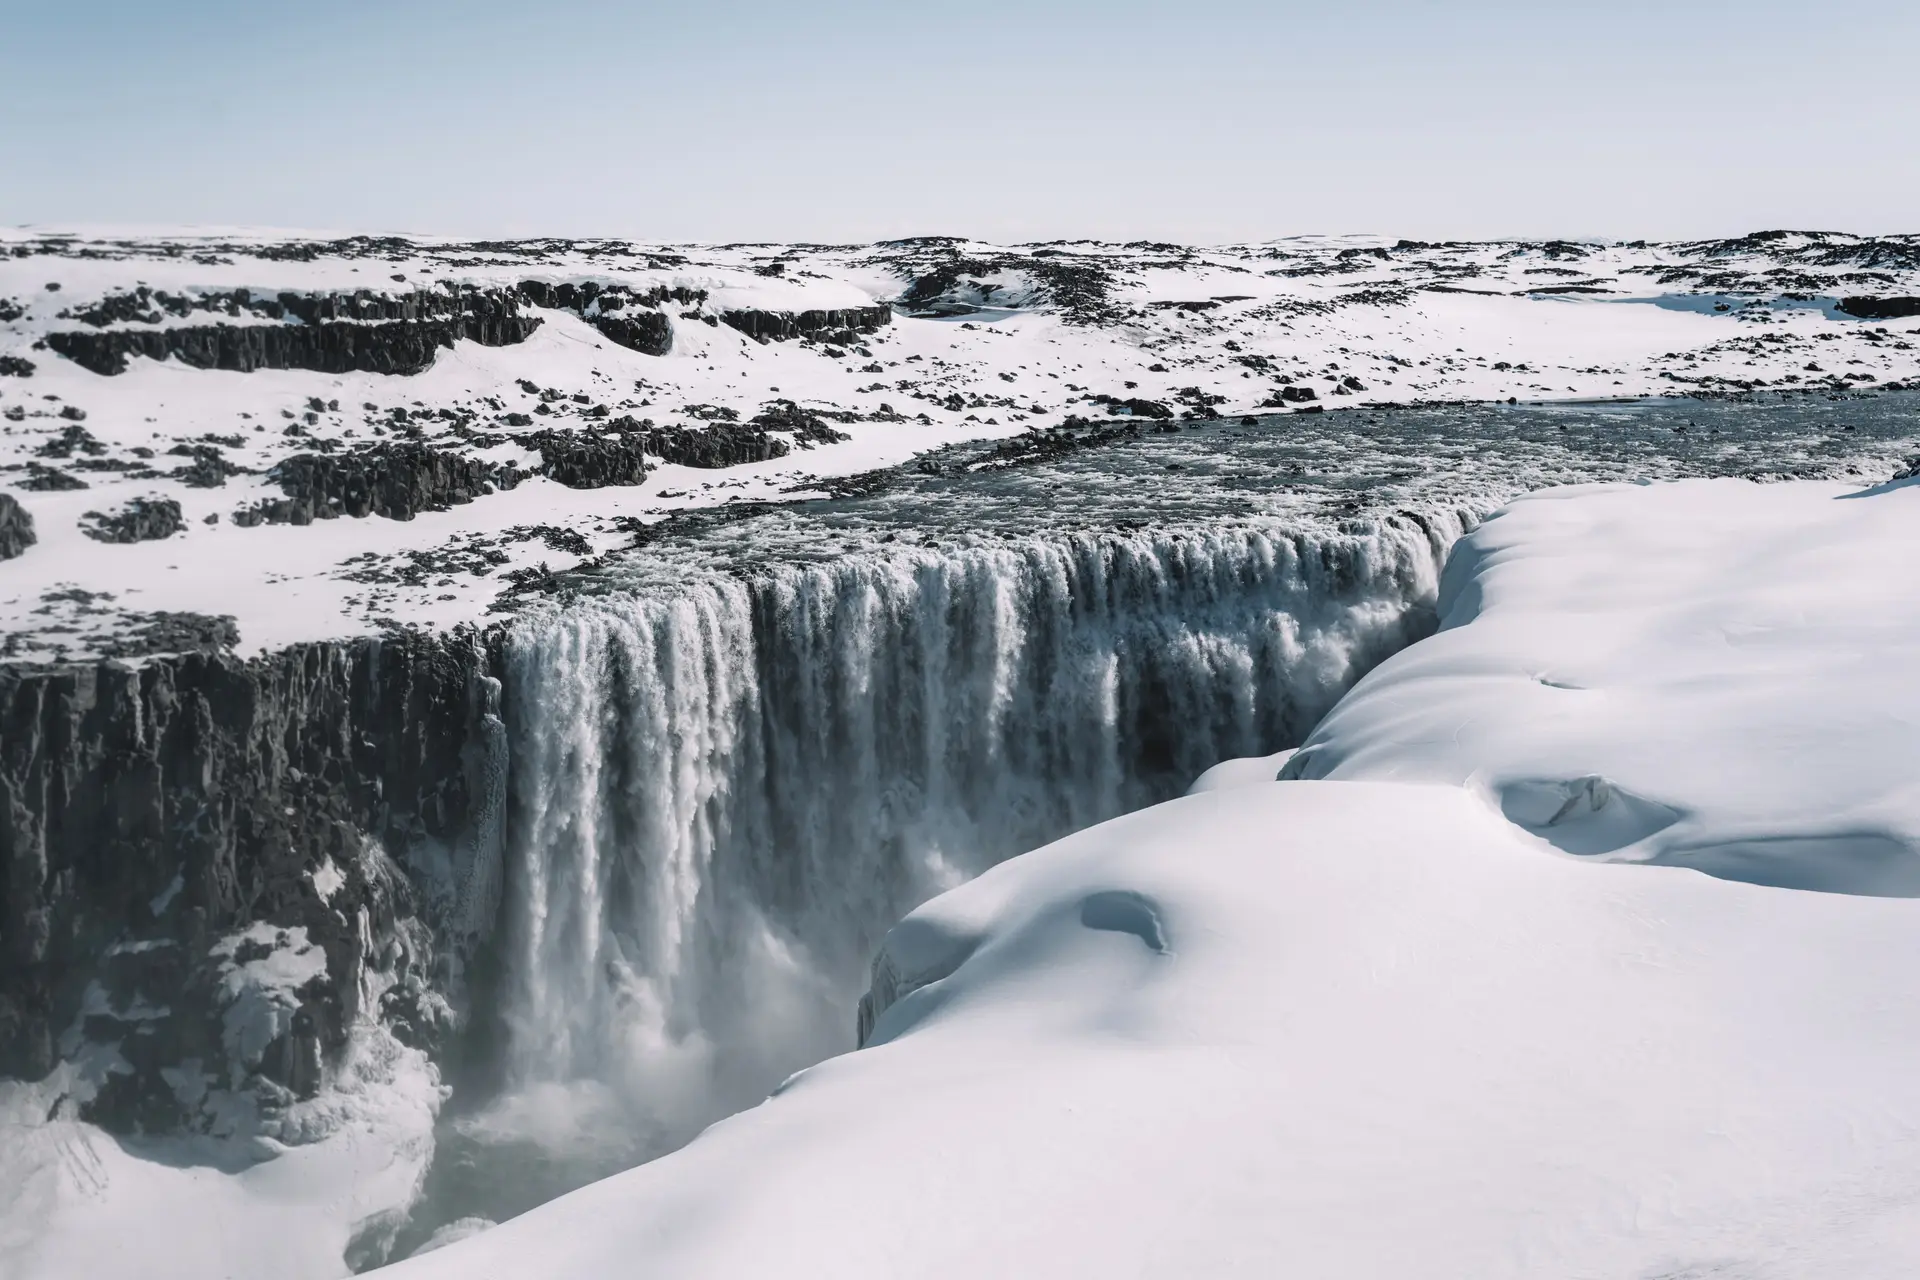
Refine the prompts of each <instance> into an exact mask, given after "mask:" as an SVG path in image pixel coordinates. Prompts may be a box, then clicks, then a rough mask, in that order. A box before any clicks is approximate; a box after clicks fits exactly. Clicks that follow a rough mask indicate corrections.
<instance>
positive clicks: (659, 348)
mask: <svg viewBox="0 0 1920 1280" xmlns="http://www.w3.org/2000/svg"><path fill="white" fill-rule="evenodd" d="M592 323H593V327H594V328H596V329H598V330H599V331H600V332H601V333H602V334H603V335H605V337H606V338H607V339H608V340H609V341H610V342H613V343H615V344H616V345H618V346H622V347H626V348H627V349H629V350H631V351H638V352H640V353H641V354H642V355H649V356H663V355H665V354H667V352H669V351H671V350H673V321H671V320H669V319H667V317H666V315H665V314H664V313H662V312H659V311H640V312H636V313H634V314H632V315H610V316H604V315H603V316H595V317H594V318H593V321H592Z"/></svg>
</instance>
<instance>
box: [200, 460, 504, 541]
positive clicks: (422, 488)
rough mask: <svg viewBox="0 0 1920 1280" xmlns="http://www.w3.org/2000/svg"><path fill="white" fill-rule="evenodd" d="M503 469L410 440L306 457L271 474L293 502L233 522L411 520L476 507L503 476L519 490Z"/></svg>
mask: <svg viewBox="0 0 1920 1280" xmlns="http://www.w3.org/2000/svg"><path fill="white" fill-rule="evenodd" d="M500 470H502V469H497V468H495V467H494V466H493V465H492V464H491V463H488V462H486V461H483V460H482V459H479V458H470V457H468V456H466V455H465V454H459V453H452V452H448V451H445V450H441V449H435V448H433V447H432V446H430V445H425V444H420V443H417V442H414V441H405V440H400V441H390V442H387V443H382V444H377V445H371V446H369V447H367V448H365V449H361V450H359V451H357V452H354V453H343V454H314V453H300V454H295V455H294V456H293V457H291V458H286V459H283V460H282V461H281V462H280V463H279V464H278V465H276V466H275V467H274V468H273V469H272V470H271V471H269V472H268V473H267V475H268V478H269V479H272V480H274V481H276V482H277V483H278V484H279V485H280V488H281V489H282V490H283V491H284V492H285V493H286V495H287V496H286V499H285V500H284V501H271V502H267V503H263V504H261V505H260V506H258V507H254V508H252V509H251V510H246V511H237V512H235V513H234V516H233V521H234V523H235V524H240V525H257V524H260V523H262V522H263V521H264V522H267V523H270V524H308V523H311V522H312V521H314V520H329V519H332V518H333V517H335V516H342V515H347V516H367V515H380V516H386V517H388V518H389V519H392V520H411V519H413V517H414V516H415V514H417V513H418V512H421V511H444V510H446V509H447V508H448V507H449V506H453V505H457V504H461V503H466V502H471V501H472V500H473V499H474V498H476V497H478V496H480V495H481V494H483V493H488V492H491V491H492V490H491V485H492V483H493V482H494V480H495V479H496V478H497V479H500V480H502V481H503V482H504V483H503V487H509V488H510V487H512V483H514V482H516V481H517V479H518V477H517V475H514V476H511V477H509V476H506V475H497V474H496V473H497V472H498V471H500Z"/></svg>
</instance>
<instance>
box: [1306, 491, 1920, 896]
mask: <svg viewBox="0 0 1920 1280" xmlns="http://www.w3.org/2000/svg"><path fill="white" fill-rule="evenodd" d="M1916 551H1920V492H1916V491H1915V489H1914V488H1913V487H1912V486H1910V485H1901V484H1894V485H1886V486H1881V487H1878V488H1876V489H1871V490H1864V491H1863V490H1860V489H1858V488H1857V487H1849V486H1844V485H1837V484H1831V485H1830V484H1792V485H1753V484H1746V483H1741V482H1737V481H1711V480H1708V481H1685V482H1681V483H1678V484H1672V485H1659V486H1639V485H1615V486H1593V487H1576V488H1568V489H1560V490H1550V491H1547V492H1544V493H1540V494H1537V495H1534V496H1532V497H1528V498H1524V499H1522V500H1520V501H1518V502H1515V503H1513V504H1512V505H1511V506H1510V507H1508V508H1507V509H1506V510H1505V511H1504V512H1502V513H1501V514H1500V515H1499V516H1497V517H1495V518H1494V519H1493V520H1491V521H1489V522H1487V523H1486V524H1485V525H1483V526H1482V527H1481V528H1480V529H1478V530H1477V531H1475V532H1474V533H1472V534H1471V535H1469V536H1468V537H1467V538H1466V539H1465V540H1464V541H1463V542H1462V543H1461V544H1460V545H1459V546H1458V547H1457V548H1456V550H1455V552H1454V555H1453V558H1452V560H1451V562H1450V563H1449V565H1448V568H1447V572H1446V575H1445V578H1444V580H1443V583H1442V588H1441V599H1440V604H1439V608H1440V612H1441V616H1442V618H1443V619H1444V629H1443V630H1442V632H1441V633H1440V634H1439V635H1437V636H1435V637H1433V638H1432V639H1431V640H1428V641H1427V642H1425V643H1423V644H1420V645H1417V646H1415V647H1414V648H1412V649H1410V650H1408V651H1406V652H1405V653H1402V654H1400V655H1399V656H1398V657H1396V658H1394V659H1392V660H1390V661H1388V662H1387V663H1385V664H1383V665H1382V666H1381V667H1380V668H1378V669H1377V670H1375V671H1374V672H1373V673H1372V674H1370V675H1369V676H1368V677H1367V678H1366V679H1365V680H1363V681H1361V683H1360V685H1359V686H1358V687H1357V688H1355V689H1354V690H1353V691H1352V692H1351V693H1350V694H1349V695H1348V696H1347V697H1346V698H1345V699H1344V700H1343V701H1342V702H1341V703H1340V705H1339V706H1338V707H1336V708H1335V710H1334V711H1333V712H1332V713H1331V714H1330V715H1328V716H1327V717H1326V719H1325V720H1324V721H1322V723H1321V724H1320V726H1319V727H1318V728H1317V729H1316V730H1315V731H1314V733H1313V734H1312V735H1311V736H1310V737H1309V739H1308V741H1307V743H1306V745H1305V746H1304V747H1303V748H1302V749H1301V751H1300V752H1299V754H1298V755H1297V756H1295V757H1294V759H1293V760H1292V761H1291V762H1290V763H1289V765H1288V766H1287V770H1286V772H1287V773H1288V775H1290V776H1292V777H1297V778H1327V779H1342V780H1352V779H1363V778H1365V779H1396V780H1410V781H1422V782H1447V783H1453V784H1456V785H1467V786H1471V787H1472V788H1474V789H1475V790H1476V791H1478V792H1479V793H1481V794H1483V795H1485V796H1487V797H1488V798H1489V800H1490V801H1491V802H1492V803H1493V804H1494V805H1495V807H1496V808H1497V809H1498V810H1499V811H1500V812H1501V813H1502V814H1504V815H1505V817H1506V818H1507V819H1508V820H1509V821H1511V822H1513V823H1514V824H1515V825H1516V826H1518V827H1520V828H1521V829H1523V830H1525V831H1526V832H1528V833H1529V834H1531V835H1533V836H1537V837H1539V838H1540V839H1543V840H1545V841H1547V842H1548V843H1550V844H1552V845H1554V846H1555V847H1557V848H1559V849H1561V850H1562V851H1564V852H1567V853H1572V854H1579V855H1583V856H1591V857H1605V858H1610V859H1617V860H1621V861H1633V862H1651V863H1660V864H1665V865H1672V866H1684V867H1692V868H1695V869H1697V870H1700V871H1704V872H1706V873H1708V874H1709V875H1715V876H1721V877H1724V878H1726V879H1732V880H1746V881H1751V882H1754V883H1758V884H1769V885H1778V886H1783V887H1788V888H1800V889H1823V890H1830V891H1835V892H1843V893H1871V894H1889V895H1899V896H1916V895H1920V792H1917V791H1916V789H1915V786H1914V783H1913V780H1912V769H1911V762H1912V761H1913V760H1914V759H1915V758H1916V753H1920V721H1917V720H1916V718H1915V714H1914V712H1915V709H1916V708H1920V596H1915V595H1914V593H1912V592H1910V591H1905V590H1902V589H1900V588H1899V587H1898V585H1897V583H1895V582H1894V581H1891V580H1890V578H1889V567H1890V566H1893V565H1898V564H1902V563H1905V562H1906V560H1907V558H1908V557H1910V556H1912V555H1914V554H1915V553H1916Z"/></svg>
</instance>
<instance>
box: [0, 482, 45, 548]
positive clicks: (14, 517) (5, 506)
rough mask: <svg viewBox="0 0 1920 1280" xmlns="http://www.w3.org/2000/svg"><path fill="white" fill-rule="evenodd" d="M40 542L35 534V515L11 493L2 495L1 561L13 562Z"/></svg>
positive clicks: (0, 520) (0, 497) (0, 509)
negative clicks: (16, 557)
mask: <svg viewBox="0 0 1920 1280" xmlns="http://www.w3.org/2000/svg"><path fill="white" fill-rule="evenodd" d="M37 541H39V539H38V538H37V537H35V536H34V532H33V513H32V512H30V511H28V510H27V509H26V508H25V507H23V506H21V505H20V499H18V498H16V497H14V496H13V495H12V494H10V493H0V560H11V559H13V558H14V557H15V556H17V555H20V554H21V553H22V552H24V551H25V550H26V549H27V548H28V547H30V546H32V545H33V544H34V543H35V542H37Z"/></svg>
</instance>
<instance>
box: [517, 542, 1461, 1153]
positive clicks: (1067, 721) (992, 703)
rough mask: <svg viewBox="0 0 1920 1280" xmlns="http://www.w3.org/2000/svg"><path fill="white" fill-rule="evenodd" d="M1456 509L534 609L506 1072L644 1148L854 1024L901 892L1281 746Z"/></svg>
mask: <svg viewBox="0 0 1920 1280" xmlns="http://www.w3.org/2000/svg"><path fill="white" fill-rule="evenodd" d="M1469 521H1470V517H1469V516H1467V515H1465V514H1463V513H1450V514H1448V515H1445V516H1442V517H1432V516H1429V517H1417V516H1410V515H1406V514H1402V515H1399V516H1395V517H1390V518H1386V519H1382V520H1378V521H1367V522H1354V523H1352V524H1351V525H1349V526H1347V527H1345V528H1343V529H1342V530H1340V531H1331V532H1329V531H1316V532H1311V533H1303V532H1299V531H1297V530H1295V531H1288V530H1285V529H1281V528H1279V527H1272V528H1259V527H1255V528H1224V529H1218V530H1206V529H1202V530H1194V531H1189V532H1184V533H1141V534H1137V535H1120V534H1104V535H1060V536H1054V537H1046V538H1030V539H1025V540H1018V541H1009V542H1005V543H999V544H994V545H986V546H979V547H971V548H966V549H959V550H952V549H948V550H939V551H936V550H932V549H911V550H897V551H893V552H891V554H882V553H880V552H878V551H875V552H869V553H861V554H856V555H849V556H847V557H844V558H842V559H839V560H836V561H832V562H827V563H818V564H811V565H786V566H781V567H772V568H767V569H765V570H764V571H762V572H759V573H757V574H754V575H752V576H750V577H745V578H743V577H739V576H729V575H724V574H714V575H709V576H697V577H693V578H691V579H690V580H688V581H685V582H683V583H681V584H679V585H678V586H676V587H675V588H674V589H672V590H659V589H650V590H645V591H640V592H636V593H635V594H632V595H628V596H620V595H611V596H601V597H597V598H594V599H591V600H582V601H575V602H573V603H570V604H568V605H566V606H563V607H556V608H554V609H552V610H551V611H549V612H547V613H544V614H541V615H538V616H533V617H528V618H525V619H523V620H522V621H521V623H519V624H518V625H517V626H516V627H515V629H514V630H513V632H512V634H511V635H510V636H509V637H508V640H507V643H506V650H505V653H506V661H505V671H504V685H505V696H504V706H503V714H504V719H505V723H506V726H507V733H508V738H509V741H510V743H511V762H510V784H509V785H510V796H509V804H508V810H509V813H508V819H507V836H506V858H507V868H506V884H505V887H504V895H505V896H504V907H503V929H502V932H501V937H500V939H499V944H500V946H501V948H502V951H503V955H504V957H505V958H504V970H505V974H506V990H505V993H504V999H505V1002H506V1007H505V1010H504V1018H505V1025H506V1029H507V1036H508V1045H507V1048H506V1057H507V1061H506V1070H507V1077H508V1081H509V1086H510V1088H511V1089H513V1090H518V1091H520V1092H521V1093H523V1094H527V1093H531V1092H537V1091H538V1090H540V1089H543V1088H553V1087H576V1086H577V1087H579V1088H582V1089H587V1090H590V1091H591V1092H592V1093H593V1095H594V1097H595V1099H596V1101H595V1102H594V1104H593V1106H594V1108H600V1107H603V1106H605V1105H613V1106H617V1107H618V1108H619V1120H620V1122H621V1123H624V1124H627V1125H629V1126H631V1127H634V1128H636V1130H637V1131H638V1133H639V1137H638V1139H637V1142H638V1148H637V1149H638V1150H640V1151H642V1152H643V1153H644V1154H654V1153H657V1152H658V1151H659V1150H663V1149H665V1148H666V1147H669V1146H671V1145H674V1144H677V1143H678V1142H681V1141H684V1140H685V1139H686V1138H687V1137H689V1136H691V1134H692V1133H693V1132H697V1130H698V1128H699V1127H700V1126H702V1125H704V1124H706V1123H708V1122H710V1121H711V1120H713V1119H715V1118H717V1117H718V1116H720V1115H723V1114H726V1113H727V1112H729V1111H731V1110H735V1109H737V1108H739V1107H740V1106H744V1105H749V1104H751V1103H752V1102H754V1101H757V1100H758V1099H759V1098H760V1097H762V1096H764V1095H765V1093H766V1091H767V1089H768V1088H769V1087H770V1086H771V1085H772V1084H774V1083H776V1082H777V1081H778V1080H779V1079H780V1078H781V1077H782V1076H783V1075H785V1074H786V1073H788V1072H790V1071H792V1070H795V1069H797V1068H798V1067H801V1066H804V1065H806V1064H808V1063H810V1062H813V1061H817V1060H818V1059H820V1058H821V1057H824V1056H827V1055H828V1054H831V1053H834V1052H837V1051H840V1050H842V1049H846V1048H850V1047H852V1044H853V1034H854V1026H853V1009H854V1006H855V1003H856V1001H857V998H858V995H859V993H860V991H861V989H862V987H863V985H864V981H865V971H866V965H867V961H868V959H869V956H870V954H871V951H872V949H873V947H874V946H875V945H876V944H877V942H878V940H879V937H880V936H881V934H882V933H884V931H885V930H886V929H887V928H888V927H889V926H890V925H891V924H892V923H893V921H894V920H896V919H897V918H898V917H899V916H900V915H901V914H902V913H903V912H905V911H906V910H909V909H910V908H912V907H913V906H914V905H916V904H917V903H919V902H920V901H923V900H924V899H926V898H927V897H929V896H931V895H932V894H934V893H937V892H939V891H940V890H941V889H943V888H946V887H949V886H951V885H953V884H955V883H958V882H959V881H961V880H963V879H965V878H967V877H969V876H972V875H974V874H977V873H978V872H980V871H981V870H983V869H985V868H986V867H988V866H990V865H991V864H993V863H994V862H996V861H999V860H1001V859H1003V858H1006V857H1009V856H1012V855H1013V854H1016V853H1020V852H1022V851H1024V850H1026V849H1029V848H1032V847H1034V846H1036V845H1039V844H1042V843H1044V842H1046V841H1048V840H1051V839H1054V838H1056V837H1058V836H1060V835H1063V834H1065V833H1067V832H1069V831H1072V830H1075V829H1077V828H1080V827H1084V826H1087V825H1089V824H1091V823H1094V822H1098V821H1101V820H1103V819H1105V818H1108V817H1112V816H1114V815H1116V814H1119V813H1122V812H1125V811H1127V810H1129V809H1133V808H1137V807H1139V806H1141V805H1144V804H1149V803H1152V802H1155V801H1158V800H1162V799H1166V798H1169V797H1171V796H1174V795H1178V794H1179V793H1180V792H1181V790H1182V789H1183V788H1184V787H1185V786H1186V785H1187V783H1188V782H1190V781H1191V780H1192V778H1193V777H1194V776H1196V775H1197V774H1199V773H1200V772H1201V771H1202V770H1204V769H1205V768H1207V767H1208V766H1209V765H1212V764H1214V763H1215V762H1217V761H1218V760H1220V759H1223V758H1226V757H1229V756H1236V755H1248V754H1254V753H1265V752H1270V751H1273V750H1276V749H1278V748H1280V747H1283V746H1286V745H1290V744H1292V743H1295V742H1297V741H1299V740H1300V738H1301V737H1303V736H1304V735H1305V733H1306V732H1307V731H1308V729H1310V728H1311V727H1312V725H1313V724H1314V722H1315V721H1316V720H1317V719H1318V718H1319V717H1320V715H1321V714H1322V713H1323V712H1324V711H1325V710H1326V709H1327V708H1328V707H1330V706H1331V705H1332V703H1333V702H1334V701H1335V700H1336V699H1337V698H1338V697H1339V695H1340V694H1341V693H1342V692H1343V691H1344V690H1346V689H1347V688H1348V687H1349V686H1350V685H1351V684H1352V683H1353V681H1354V680H1355V679H1357V678H1358V677H1359V676H1360V675H1361V674H1363V673H1364V672H1365V671H1366V670H1367V669H1369V668H1370V667H1372V666H1373V665H1374V664H1376V663H1377V662H1379V661H1380V660H1382V659H1383V658H1385V657H1386V656H1388V655H1389V654H1391V653H1393V652H1395V651H1396V650H1398V649H1400V648H1402V647H1403V646H1405V645H1406V644H1408V643H1410V642H1411V641H1412V640H1414V639H1417V638H1418V637H1419V636H1420V635H1422V634H1424V633H1425V632H1426V631H1428V630H1431V628H1432V626H1433V625H1434V620H1433V615H1432V605H1433V601H1434V598H1435V593H1436V590H1437V582H1438V576H1439V567H1440V565H1441V562H1442V560H1443V558H1444V556H1445V553H1446V549H1447V548H1448V547H1449V546H1450V545H1451V544H1452V542H1453V541H1454V539H1455V538H1457V537H1458V536H1459V535H1460V533H1461V532H1463V531H1464V527H1465V526H1466V525H1467V524H1468V523H1469ZM593 1116H594V1118H593V1119H592V1120H591V1121H590V1123H591V1124H592V1125H594V1126H599V1125H602V1124H605V1123H607V1122H608V1121H607V1119H606V1117H605V1115H604V1114H603V1112H601V1111H600V1110H594V1111H593Z"/></svg>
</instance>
